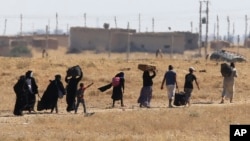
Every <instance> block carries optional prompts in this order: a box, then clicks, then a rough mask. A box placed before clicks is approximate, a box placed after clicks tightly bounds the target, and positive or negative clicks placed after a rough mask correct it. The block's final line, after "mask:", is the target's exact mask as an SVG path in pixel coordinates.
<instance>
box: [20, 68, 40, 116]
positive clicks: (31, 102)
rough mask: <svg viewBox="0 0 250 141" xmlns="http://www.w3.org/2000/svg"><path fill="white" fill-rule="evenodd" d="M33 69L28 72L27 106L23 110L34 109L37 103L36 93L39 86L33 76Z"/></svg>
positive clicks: (26, 87)
mask: <svg viewBox="0 0 250 141" xmlns="http://www.w3.org/2000/svg"><path fill="white" fill-rule="evenodd" d="M31 73H32V71H27V72H26V79H25V83H26V84H25V86H24V90H25V93H24V95H25V99H26V106H25V107H24V109H23V110H28V111H29V112H31V111H34V106H35V103H36V94H38V86H37V84H36V80H35V78H33V77H32V76H31Z"/></svg>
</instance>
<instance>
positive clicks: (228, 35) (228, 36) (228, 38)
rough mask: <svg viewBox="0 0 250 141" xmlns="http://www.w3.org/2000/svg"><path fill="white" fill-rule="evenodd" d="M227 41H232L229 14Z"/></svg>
mask: <svg viewBox="0 0 250 141" xmlns="http://www.w3.org/2000/svg"><path fill="white" fill-rule="evenodd" d="M227 26H228V27H227V41H228V42H230V19H229V16H227Z"/></svg>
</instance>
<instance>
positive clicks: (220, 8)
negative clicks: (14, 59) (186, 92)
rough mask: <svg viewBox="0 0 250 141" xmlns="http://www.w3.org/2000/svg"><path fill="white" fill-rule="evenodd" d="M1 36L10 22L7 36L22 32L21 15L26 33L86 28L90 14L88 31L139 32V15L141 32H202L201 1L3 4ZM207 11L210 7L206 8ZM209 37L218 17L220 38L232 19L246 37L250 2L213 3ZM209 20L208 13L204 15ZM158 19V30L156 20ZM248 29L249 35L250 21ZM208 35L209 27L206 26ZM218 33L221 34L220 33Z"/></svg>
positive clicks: (9, 0) (18, 0) (27, 0)
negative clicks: (120, 29) (107, 28)
mask: <svg viewBox="0 0 250 141" xmlns="http://www.w3.org/2000/svg"><path fill="white" fill-rule="evenodd" d="M0 1H1V5H0V35H2V34H3V33H4V29H5V28H4V25H5V24H4V23H5V19H7V27H6V34H7V35H10V34H16V33H17V32H20V30H21V28H20V27H21V22H20V21H21V20H20V15H21V14H22V16H23V20H22V31H23V32H28V31H34V30H37V29H42V30H44V29H45V27H46V25H49V26H50V31H53V30H54V29H55V28H56V18H55V17H56V13H58V27H59V29H62V30H63V31H64V32H66V31H67V29H68V28H69V27H71V26H84V16H83V15H84V13H86V17H87V20H86V24H87V27H101V28H102V27H103V24H104V23H109V24H110V27H111V28H114V27H115V20H114V19H115V17H116V22H117V26H118V27H120V28H127V24H128V22H129V25H130V28H132V29H136V30H137V31H138V30H139V14H140V17H141V20H140V21H141V24H140V25H141V26H140V27H141V28H140V31H141V32H145V31H149V32H151V31H152V30H153V29H154V31H155V32H166V31H169V30H168V27H171V28H172V31H191V22H192V23H193V32H198V31H199V8H200V0H0ZM202 6H203V8H202V9H203V10H205V8H206V3H203V4H202ZM208 6H209V34H214V29H215V28H214V26H215V24H216V18H217V15H218V16H219V26H220V27H219V34H220V35H221V34H224V35H226V34H227V31H228V22H227V16H229V18H230V33H231V34H232V33H233V25H235V35H237V34H241V35H242V34H244V33H245V15H248V17H249V19H250V0H210V1H209V5H208ZM202 16H205V13H203V14H202ZM153 18H154V28H153V24H152V23H153V22H152V19H153ZM248 22H249V25H248V33H249V29H250V28H249V27H250V21H248ZM203 33H204V34H205V25H203ZM216 33H217V31H216Z"/></svg>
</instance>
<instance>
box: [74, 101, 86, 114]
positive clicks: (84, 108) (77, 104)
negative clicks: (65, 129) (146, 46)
mask: <svg viewBox="0 0 250 141" xmlns="http://www.w3.org/2000/svg"><path fill="white" fill-rule="evenodd" d="M80 103H82V106H83V112H84V113H86V106H85V100H84V99H78V100H77V103H76V108H75V113H77V109H78V107H79V105H80Z"/></svg>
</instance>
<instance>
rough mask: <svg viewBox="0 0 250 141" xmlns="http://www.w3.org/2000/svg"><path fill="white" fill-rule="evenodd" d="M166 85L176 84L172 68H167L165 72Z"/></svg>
mask: <svg viewBox="0 0 250 141" xmlns="http://www.w3.org/2000/svg"><path fill="white" fill-rule="evenodd" d="M165 79H166V85H175V84H176V73H175V72H174V71H173V70H169V71H167V72H166V73H165Z"/></svg>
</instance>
